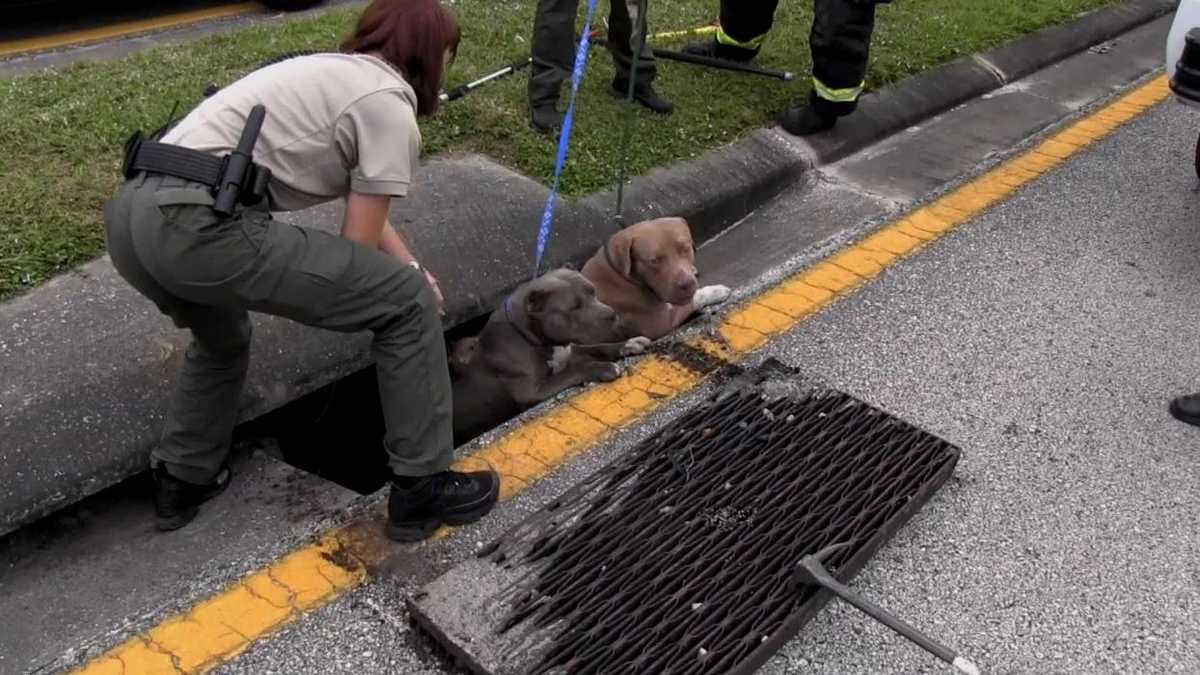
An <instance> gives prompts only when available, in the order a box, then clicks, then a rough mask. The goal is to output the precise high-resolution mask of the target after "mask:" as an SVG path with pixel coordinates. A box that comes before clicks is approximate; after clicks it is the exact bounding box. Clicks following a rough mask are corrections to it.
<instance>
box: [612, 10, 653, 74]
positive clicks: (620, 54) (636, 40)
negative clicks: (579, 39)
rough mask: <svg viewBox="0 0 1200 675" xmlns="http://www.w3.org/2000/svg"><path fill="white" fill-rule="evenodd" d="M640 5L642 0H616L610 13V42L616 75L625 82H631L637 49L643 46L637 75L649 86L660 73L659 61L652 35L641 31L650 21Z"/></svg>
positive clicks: (639, 54) (639, 56)
mask: <svg viewBox="0 0 1200 675" xmlns="http://www.w3.org/2000/svg"><path fill="white" fill-rule="evenodd" d="M638 5H639V3H638V0H612V6H611V9H610V11H609V15H608V45H609V49H610V50H611V51H612V57H613V67H614V68H615V69H616V73H617V78H616V79H617V80H619V81H621V82H624V83H628V82H629V73H630V71H631V70H632V66H633V51H634V50H635V49H637V48H638V46H639V45H640V46H641V51H640V52H639V53H638V65H637V73H636V74H635V77H636V79H637V86H645V85H647V84H650V83H651V82H653V81H654V78H655V76H656V75H657V74H658V65H657V64H656V63H655V61H654V52H653V51H652V47H651V46H650V42H649V38H648V37H644V36H642V35H641V32H642V29H643V28H644V27H646V26H648V22H647V21H643V19H642V17H640V16H639V15H638V12H639V11H640V8H639V6H638ZM647 31H648V29H647Z"/></svg>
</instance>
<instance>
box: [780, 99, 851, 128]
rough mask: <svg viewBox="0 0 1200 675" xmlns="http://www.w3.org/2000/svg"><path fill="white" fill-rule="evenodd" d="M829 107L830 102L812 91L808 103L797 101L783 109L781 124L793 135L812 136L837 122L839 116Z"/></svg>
mask: <svg viewBox="0 0 1200 675" xmlns="http://www.w3.org/2000/svg"><path fill="white" fill-rule="evenodd" d="M827 108H828V104H827V103H826V102H825V101H822V100H821V99H820V98H818V97H817V95H816V93H810V94H809V96H808V104H807V105H805V104H802V103H797V104H796V105H793V106H792V107H790V108H788V109H787V110H785V111H783V115H781V116H780V117H779V126H781V127H783V130H784V131H786V132H788V133H789V134H791V135H793V136H810V135H812V134H815V133H818V132H821V131H826V130H828V129H832V128H833V127H834V125H835V124H837V118H838V116H837V115H836V114H835V113H833V112H832V111H830V110H828V109H827Z"/></svg>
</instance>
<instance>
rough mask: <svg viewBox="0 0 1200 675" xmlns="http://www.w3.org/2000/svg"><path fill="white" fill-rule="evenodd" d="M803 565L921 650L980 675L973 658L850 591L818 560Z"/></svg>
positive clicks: (815, 577)
mask: <svg viewBox="0 0 1200 675" xmlns="http://www.w3.org/2000/svg"><path fill="white" fill-rule="evenodd" d="M801 565H802V566H803V567H804V569H805V570H806V571H807V572H808V573H809V575H811V579H812V581H815V582H816V583H818V584H820V585H821V586H824V587H825V588H828V589H829V590H830V591H832V592H833V593H834V594H836V595H837V596H838V597H839V598H841V599H842V600H845V601H846V602H848V603H850V604H851V605H854V606H855V607H857V608H859V609H860V610H862V611H863V612H864V613H866V614H867V615H868V616H870V617H871V618H873V619H875V620H876V621H879V622H880V623H882V624H884V625H885V626H887V627H888V628H891V629H892V630H893V631H895V632H897V633H899V634H900V635H903V636H904V637H906V638H908V639H909V640H911V641H912V642H914V643H916V645H917V646H919V647H921V648H922V649H924V650H925V651H927V652H929V653H930V654H933V655H934V656H936V657H938V658H939V659H941V660H943V661H945V662H946V663H949V664H950V665H952V666H954V667H955V668H956V669H957V670H958V671H959V672H962V673H966V674H967V675H979V668H978V667H977V666H976V665H975V664H974V663H972V662H971V661H970V660H969V659H966V658H964V657H962V656H959V655H958V654H957V653H955V652H954V650H952V649H950V648H949V647H947V646H946V645H943V644H942V643H940V642H938V641H936V640H934V639H933V638H930V637H928V636H926V635H925V634H924V633H922V632H921V631H920V630H918V629H917V628H916V627H914V626H911V625H909V624H908V623H907V622H905V621H904V620H903V619H901V618H899V617H897V616H894V615H893V614H891V613H890V612H888V611H887V610H886V609H884V608H882V607H880V606H879V605H876V604H875V603H873V602H871V601H870V600H868V599H866V598H864V597H862V596H861V595H859V594H857V593H855V592H854V591H852V590H850V588H848V587H847V586H846V585H845V584H843V583H841V582H840V581H838V580H837V579H834V578H833V576H832V575H830V574H829V572H828V571H827V570H826V569H825V567H824V566H823V565H821V564H820V563H819V562H816V561H815V560H805V561H803V562H801Z"/></svg>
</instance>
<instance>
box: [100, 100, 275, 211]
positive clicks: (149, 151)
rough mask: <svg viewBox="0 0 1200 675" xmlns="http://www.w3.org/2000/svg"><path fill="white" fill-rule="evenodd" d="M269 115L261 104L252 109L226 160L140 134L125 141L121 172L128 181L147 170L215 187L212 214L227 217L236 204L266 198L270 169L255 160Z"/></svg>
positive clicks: (250, 204)
mask: <svg viewBox="0 0 1200 675" xmlns="http://www.w3.org/2000/svg"><path fill="white" fill-rule="evenodd" d="M266 116H267V109H266V108H264V107H263V106H262V104H259V105H256V106H254V107H253V108H251V109H250V116H249V117H248V118H247V119H246V126H245V128H243V129H242V135H241V138H239V139H238V144H237V147H235V148H234V149H233V152H231V153H229V154H228V155H226V156H224V157H216V156H214V155H210V154H208V153H206V152H200V151H198V150H192V149H191V148H185V147H182V146H178V145H169V144H167V143H159V142H158V141H153V140H147V139H146V138H144V137H143V136H142V132H140V131H138V132H136V133H134V134H133V136H131V137H130V138H129V140H128V141H126V142H125V158H124V161H123V162H122V164H121V171H122V173H123V174H124V175H125V177H126V178H132V177H133V176H134V174H136V173H137V172H139V171H148V172H152V173H160V174H165V175H168V176H175V177H176V178H183V179H184V180H190V181H195V182H197V183H203V184H204V185H207V186H209V187H210V188H212V193H213V199H214V200H215V201H214V202H213V206H212V209H213V212H215V213H216V214H218V215H220V216H226V217H228V216H230V215H232V214H233V211H234V207H235V206H236V205H238V204H242V205H244V206H253V205H254V204H257V203H259V202H260V201H262V200H263V198H264V197H266V195H267V186H268V184H269V183H270V181H271V170H270V169H267V168H266V167H263V166H259V165H257V164H255V163H254V162H253V159H252V158H253V156H254V145H255V144H256V143H257V142H258V134H259V132H260V131H262V125H263V120H264V119H266Z"/></svg>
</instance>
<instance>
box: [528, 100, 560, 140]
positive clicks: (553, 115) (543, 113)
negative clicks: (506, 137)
mask: <svg viewBox="0 0 1200 675" xmlns="http://www.w3.org/2000/svg"><path fill="white" fill-rule="evenodd" d="M562 124H563V114H562V113H560V112H559V111H558V108H557V107H555V105H554V104H552V103H551V104H546V105H539V106H534V107H532V108H530V111H529V126H530V128H532V129H533V130H534V131H536V132H538V133H539V134H555V133H558V130H559V129H561V128H562Z"/></svg>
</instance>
